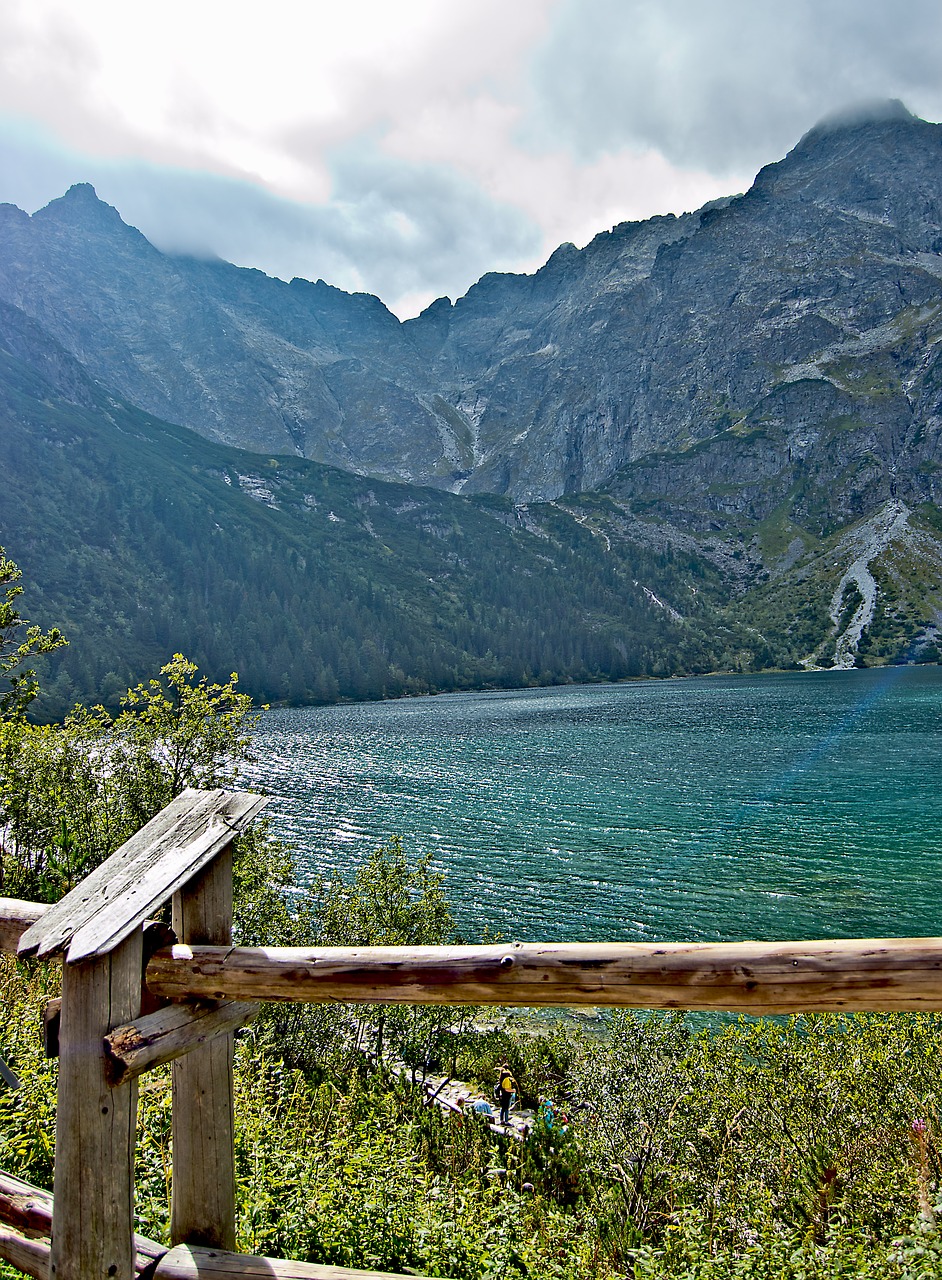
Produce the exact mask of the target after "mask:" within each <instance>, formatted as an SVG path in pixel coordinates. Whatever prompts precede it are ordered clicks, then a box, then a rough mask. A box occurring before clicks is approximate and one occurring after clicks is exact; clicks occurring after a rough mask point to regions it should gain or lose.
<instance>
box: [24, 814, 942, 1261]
mask: <svg viewBox="0 0 942 1280" xmlns="http://www.w3.org/2000/svg"><path fill="white" fill-rule="evenodd" d="M264 804H265V800H264V799H262V798H261V797H258V796H253V795H250V794H248V793H246V792H226V791H210V792H206V791H193V790H189V791H185V792H183V793H182V794H181V795H180V796H178V797H177V798H176V799H175V800H174V801H173V802H172V803H171V804H170V805H168V806H167V808H166V809H164V810H163V811H162V812H161V813H160V814H158V815H157V816H156V817H155V818H154V819H152V821H151V822H149V823H148V824H147V825H146V826H145V827H143V828H142V829H141V831H139V832H137V833H136V835H134V836H133V837H132V838H131V839H130V840H129V841H128V842H127V843H126V844H125V845H123V846H122V848H121V849H119V850H118V851H117V852H116V853H115V854H113V855H112V857H111V858H109V859H108V861H107V862H106V863H104V864H103V865H102V866H101V867H99V868H98V869H97V870H96V871H94V872H92V874H91V875H90V876H88V877H87V879H86V880H84V881H83V882H82V883H81V884H80V885H78V886H77V887H76V888H75V889H73V890H72V892H71V893H69V894H68V895H67V896H66V897H65V898H63V899H62V901H61V902H58V903H56V904H55V905H53V906H50V907H44V906H40V905H38V904H35V903H26V902H14V901H10V900H0V949H2V950H4V951H7V952H14V953H16V954H18V955H20V956H21V957H35V958H38V959H48V960H54V959H61V960H62V962H63V963H62V996H61V1001H57V1002H54V1007H53V1008H52V1009H50V1010H49V1012H48V1016H47V1039H48V1040H49V1041H51V1042H53V1043H54V1044H55V1042H57V1049H58V1054H59V1060H60V1061H59V1086H58V1104H57V1123H56V1148H55V1172H54V1188H53V1195H52V1197H50V1196H49V1195H48V1193H47V1192H41V1191H38V1190H37V1189H36V1188H32V1187H29V1186H27V1185H26V1184H25V1183H22V1182H19V1181H18V1180H17V1179H15V1178H10V1177H8V1176H5V1175H0V1224H3V1225H2V1226H0V1258H3V1259H5V1260H6V1261H7V1262H10V1263H11V1264H12V1265H13V1266H15V1267H17V1268H19V1269H20V1270H21V1271H23V1272H25V1273H26V1274H28V1275H31V1276H34V1277H36V1280H133V1277H135V1276H136V1275H138V1274H142V1273H144V1272H147V1274H148V1275H149V1276H153V1277H154V1280H240V1278H252V1280H254V1278H255V1277H276V1278H277V1280H295V1278H297V1280H353V1278H354V1277H361V1280H382V1275H381V1273H378V1272H367V1271H353V1270H349V1269H346V1268H337V1267H327V1266H315V1265H313V1264H303V1263H298V1262H285V1261H281V1260H278V1259H271V1258H250V1257H246V1256H245V1255H241V1254H237V1253H235V1252H233V1250H234V1247H235V1170H234V1145H233V1105H232V1033H233V1031H234V1030H236V1029H237V1028H238V1027H240V1026H242V1025H244V1024H245V1023H246V1022H247V1021H249V1020H250V1019H251V1018H252V1017H253V1016H254V1014H255V1012H256V1010H257V1004H256V1003H255V1001H257V1000H296V1001H306V1002H313V1003H326V1002H335V1001H354V1002H357V1003H361V1002H365V1003H369V1002H376V1003H391V1002H405V1003H409V1004H461V1003H466V1004H476V1005H482V1004H483V1005H487V1004H490V1005H524V1006H530V1007H534V1006H575V1005H580V1004H590V1005H608V1006H627V1007H633V1008H649V1009H706V1010H734V1011H740V1012H744V1013H753V1014H763V1013H790V1012H796V1013H800V1012H814V1011H831V1010H834V1011H844V1012H854V1011H863V1010H886V1011H891V1010H942V938H907V939H899V938H890V939H876V940H874V939H870V940H852V941H833V942H822V941H815V942H776V943H760V942H740V943H707V944H693V945H690V944H672V945H667V944H643V943H615V944H605V943H578V944H553V943H547V944H543V943H513V944H505V945H497V946H482V947H473V946H472V947H371V948H356V947H334V948H331V947H324V948H310V949H299V948H279V947H251V948H250V947H233V946H232V945H231V929H232V867H231V843H232V840H233V838H234V837H235V836H236V835H237V834H238V833H239V832H240V831H241V830H242V829H243V828H244V827H245V826H246V824H247V823H248V822H250V821H251V819H252V818H253V817H254V816H255V815H256V814H257V813H258V812H259V811H260V809H261V808H262V807H263V806H264ZM168 900H172V930H171V929H169V928H168V927H167V926H166V925H159V924H154V923H153V922H151V921H150V920H149V917H150V916H151V915H152V914H153V913H154V912H155V911H157V910H158V909H159V908H160V907H161V906H163V905H164V904H165V903H166V902H167V901H168ZM171 1061H172V1062H173V1068H172V1072H173V1083H172V1111H173V1190H172V1208H171V1239H172V1242H173V1247H172V1248H170V1249H169V1250H168V1249H164V1248H163V1247H162V1246H160V1245H157V1244H155V1243H154V1242H152V1241H147V1240H143V1239H142V1238H141V1237H139V1236H135V1235H134V1230H133V1188H134V1166H133V1161H134V1140H135V1128H136V1106H137V1092H136V1089H137V1084H136V1082H137V1078H138V1076H140V1075H141V1074H142V1072H145V1071H147V1070H148V1069H149V1068H151V1067H154V1066H156V1065H157V1064H159V1063H164V1062H171ZM386 1280H391V1278H390V1277H388V1276H387V1277H386ZM402 1280H404V1278H402Z"/></svg>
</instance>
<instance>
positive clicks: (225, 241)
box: [0, 0, 942, 314]
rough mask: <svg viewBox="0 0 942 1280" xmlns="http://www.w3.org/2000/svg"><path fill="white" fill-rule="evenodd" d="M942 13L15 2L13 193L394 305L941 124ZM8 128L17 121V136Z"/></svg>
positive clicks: (5, 42) (8, 176) (242, 1)
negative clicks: (797, 160) (781, 169)
mask: <svg viewBox="0 0 942 1280" xmlns="http://www.w3.org/2000/svg"><path fill="white" fill-rule="evenodd" d="M940 56H942V6H939V5H938V3H937V0H897V3H896V4H895V5H894V6H893V9H892V11H891V10H890V7H889V6H888V5H886V4H885V3H884V0H814V2H813V0H789V3H788V4H781V3H780V0H778V2H777V3H772V2H771V0H715V2H714V3H712V4H705V3H703V0H513V2H512V3H507V0H448V3H447V4H445V3H442V0H396V3H394V4H390V3H389V2H388V0H346V3H345V4H344V5H343V6H338V5H334V4H329V3H327V2H326V0H322V2H320V3H314V2H313V0H311V2H310V3H306V4H298V3H297V0H266V3H265V4H264V5H261V6H260V5H258V4H257V3H256V0H200V3H198V4H193V3H192V0H163V3H162V4H161V5H160V6H159V7H157V8H155V7H151V6H144V5H134V4H128V3H127V0H83V3H82V4H81V5H79V6H77V5H75V4H74V3H72V0H5V3H3V4H0V111H3V110H4V109H5V110H6V111H7V113H8V115H7V122H6V123H7V127H6V130H5V138H6V140H5V141H3V140H2V138H0V199H10V200H13V201H15V202H16V203H18V204H21V205H22V206H23V207H26V208H31V209H32V208H36V207H38V206H39V205H40V204H43V203H46V202H47V201H48V200H49V199H51V198H52V197H53V196H55V195H59V194H61V192H62V191H63V190H64V189H65V187H66V186H68V185H69V183H71V182H73V181H91V182H93V183H94V184H95V186H96V187H97V188H98V190H99V193H100V194H101V195H102V197H103V198H104V199H107V200H108V201H109V202H110V203H113V204H115V205H116V206H117V208H118V209H119V210H120V211H121V212H122V214H123V215H124V217H125V218H126V219H127V220H128V221H129V222H132V223H134V224H135V225H137V226H140V228H141V229H142V230H143V231H144V233H145V234H146V235H148V236H149V237H150V238H151V239H153V240H154V241H155V243H157V244H158V245H160V246H162V247H172V248H177V249H186V250H188V251H193V252H199V253H212V254H215V255H217V256H220V257H224V258H228V259H230V260H232V261H235V262H238V263H240V264H243V265H254V266H259V267H261V268H262V269H264V270H266V271H269V272H271V273H273V274H278V275H281V276H285V277H290V276H293V275H302V276H308V277H317V276H321V277H323V278H324V279H326V280H329V281H330V282H331V283H333V284H337V285H339V286H340V287H342V288H348V289H367V290H369V291H370V292H375V293H378V294H379V295H380V296H381V297H382V298H383V300H384V301H385V302H387V304H389V305H391V306H393V307H394V308H395V309H396V310H397V311H399V313H400V314H408V313H410V312H411V311H412V310H414V309H415V308H416V307H419V306H421V305H422V304H423V303H424V302H425V301H428V300H429V299H431V298H432V297H434V296H437V295H439V294H443V293H445V294H448V295H450V296H452V297H454V296H457V295H458V294H460V293H462V292H463V291H464V290H465V289H466V288H467V287H468V286H469V285H470V284H471V283H472V282H473V281H474V280H475V279H476V278H478V276H480V275H481V274H482V273H483V272H484V271H486V270H501V269H516V270H532V269H534V268H535V267H536V266H538V265H539V264H540V263H541V262H542V261H544V260H545V259H546V258H547V257H548V256H549V254H550V253H551V252H552V250H553V249H554V248H555V247H556V246H557V245H558V244H559V243H561V242H562V241H565V240H572V241H575V242H576V243H577V244H584V243H585V242H586V241H587V240H588V239H590V238H591V236H593V235H594V234H596V233H597V232H598V231H600V230H603V229H606V228H608V227H610V226H612V225H613V224H614V223H616V222H619V221H623V220H625V219H643V218H646V217H650V216H651V215H652V214H655V213H664V212H669V211H672V212H678V213H679V212H682V211H684V210H687V209H694V208H697V207H698V206H700V205H702V204H703V203H705V202H706V201H707V200H709V199H712V198H714V197H717V196H721V195H727V194H732V193H734V192H736V191H740V190H743V189H744V188H745V187H746V186H748V185H749V183H750V182H751V180H752V177H753V176H754V174H755V172H756V170H757V169H758V168H760V167H761V166H762V165H763V164H766V163H768V162H769V161H772V160H775V159H778V158H780V157H781V156H782V155H783V154H784V152H785V151H786V150H788V148H789V147H791V146H792V145H794V143H795V142H796V141H797V140H798V138H799V137H800V136H801V135H802V134H803V133H804V132H805V131H806V130H807V129H808V128H810V127H811V126H812V125H813V124H815V123H816V122H817V121H818V120H819V119H820V118H821V117H822V116H824V115H826V114H829V113H831V112H832V111H833V110H834V109H835V108H840V107H844V106H846V105H847V104H848V103H851V102H854V101H855V100H860V99H873V98H875V97H897V98H901V99H902V100H903V101H904V102H905V103H906V104H907V105H908V106H909V107H910V108H911V109H913V110H914V111H916V112H918V113H919V114H921V115H923V116H926V117H928V118H930V119H938V118H939V117H940V116H942V82H940V83H939V84H938V85H937V79H938V77H937V70H936V69H937V67H938V65H939V59H940ZM0 128H2V121H0Z"/></svg>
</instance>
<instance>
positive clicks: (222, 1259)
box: [154, 1245, 409, 1280]
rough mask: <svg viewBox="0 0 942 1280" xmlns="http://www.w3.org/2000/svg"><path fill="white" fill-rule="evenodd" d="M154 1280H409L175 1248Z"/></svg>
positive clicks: (390, 1274)
mask: <svg viewBox="0 0 942 1280" xmlns="http://www.w3.org/2000/svg"><path fill="white" fill-rule="evenodd" d="M154 1280H409V1278H408V1277H407V1276H404V1275H402V1274H401V1273H398V1272H397V1273H393V1272H391V1271H358V1270H356V1269H354V1268H352V1267H329V1266H325V1265H322V1264H321V1263H317V1262H290V1261H288V1260H286V1259H284V1258H256V1257H252V1256H251V1255H249V1254H244V1253H227V1252H225V1251H224V1250H222V1249H203V1248H199V1247H198V1246H195V1247H194V1246H187V1245H178V1246H177V1247H176V1248H175V1249H171V1250H170V1252H169V1253H165V1254H164V1256H163V1257H162V1258H161V1260H160V1262H159V1263H158V1264H157V1270H156V1271H155V1272H154Z"/></svg>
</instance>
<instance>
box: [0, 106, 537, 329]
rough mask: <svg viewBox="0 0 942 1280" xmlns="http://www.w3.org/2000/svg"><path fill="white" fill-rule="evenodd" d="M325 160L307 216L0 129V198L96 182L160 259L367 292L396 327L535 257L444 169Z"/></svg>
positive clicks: (527, 225) (485, 201) (518, 224)
mask: <svg viewBox="0 0 942 1280" xmlns="http://www.w3.org/2000/svg"><path fill="white" fill-rule="evenodd" d="M328 160H329V169H330V173H331V186H332V198H331V200H330V201H329V202H327V203H325V204H322V205H312V204H304V203H301V202H298V201H291V200H285V199H282V198H281V197H278V196H274V195H272V194H270V193H269V192H267V191H265V190H263V189H262V188H260V187H257V186H255V185H253V184H251V183H248V182H244V181H238V180H236V179H232V178H225V177H217V176H216V175H213V174H199V173H191V172H188V171H186V170H181V169H169V168H165V167H161V166H154V165H147V164H142V163H135V164H122V163H115V162H110V161H103V160H101V159H100V158H98V157H93V156H83V155H79V154H76V153H72V152H69V151H67V150H65V149H64V148H61V147H58V146H56V145H55V143H54V142H52V141H51V140H50V139H49V138H48V137H45V136H44V135H42V134H40V133H39V132H38V131H37V130H36V129H35V128H31V129H27V128H24V127H22V126H20V127H12V126H11V127H9V128H7V129H6V130H0V173H2V174H3V175H4V181H3V186H4V192H3V194H4V196H5V198H7V199H11V200H13V201H14V202H15V203H17V204H19V205H20V206H21V207H23V208H26V209H27V210H28V211H30V212H32V211H33V210H35V209H36V208H38V207H40V206H41V205H43V204H46V203H48V201H49V200H51V199H53V198H54V197H55V196H57V195H61V194H62V192H63V191H64V190H65V189H66V188H67V187H68V186H69V185H70V184H71V183H73V182H92V183H93V185H94V186H95V188H96V190H97V192H98V195H99V196H100V198H101V199H103V200H105V201H107V202H108V203H109V204H113V205H114V206H115V207H116V208H117V209H118V211H119V212H120V213H121V215H122V217H123V218H124V220H125V221H126V222H129V223H131V224H132V225H133V226H136V227H138V228H139V229H140V230H141V231H143V232H144V234H145V235H146V236H147V237H148V239H149V240H151V241H152V243H154V244H155V245H157V247H158V248H160V249H163V250H165V251H167V252H177V253H190V254H194V255H196V256H206V257H209V256H214V257H221V258H224V259H226V260H227V261H230V262H235V263H236V264H238V265H242V266H255V267H259V268H260V269H262V270H263V271H266V272H268V273H269V274H270V275H277V276H281V277H282V278H283V279H288V280H290V279H291V278H292V276H296V275H299V276H304V277H305V278H307V279H312V280H316V279H318V278H321V279H324V280H327V281H328V282H329V283H330V284H334V285H337V286H338V287H339V288H343V289H347V290H351V291H361V290H365V291H367V292H369V293H375V294H377V295H378V296H379V297H381V298H382V299H383V300H384V301H385V302H386V303H387V304H388V305H391V306H392V307H393V308H394V309H396V310H397V311H398V312H399V313H400V314H401V315H403V316H405V315H408V314H414V313H415V311H416V310H419V309H421V307H423V306H425V305H427V303H429V302H430V301H432V299H433V298H436V297H439V296H441V295H442V294H450V295H451V296H452V297H456V296H458V294H459V293H463V292H464V291H465V290H467V289H468V288H469V287H470V286H471V285H472V284H473V283H474V281H475V280H477V279H478V278H479V277H480V276H481V275H483V274H484V272H485V271H490V270H500V269H502V268H504V269H512V268H513V267H515V266H516V265H517V263H519V261H520V260H521V258H533V257H537V258H538V257H539V251H540V247H541V233H540V230H539V228H538V227H537V225H536V224H535V223H534V222H532V221H531V220H530V219H528V218H527V217H526V216H525V215H524V214H522V213H521V212H520V211H519V210H517V209H514V208H513V207H511V206H507V205H503V204H501V203H499V202H497V201H494V200H492V199H491V198H490V197H489V196H488V195H487V194H486V193H484V192H482V191H481V190H480V189H479V188H478V187H476V186H475V185H474V184H472V183H470V182H468V181H467V180H466V179H464V178H462V177H461V176H460V175H459V174H456V173H454V172H453V171H451V170H449V169H448V168H447V167H445V166H442V165H420V164H410V163H407V162H405V161H401V160H397V159H395V158H392V157H389V156H386V155H384V154H383V152H382V151H381V150H380V149H379V148H378V147H377V146H376V145H375V143H374V142H373V141H372V140H369V139H366V140H362V141H358V142H356V143H353V144H350V145H349V146H345V147H340V148H337V149H336V150H335V152H334V153H332V154H331V155H330V156H329V157H328Z"/></svg>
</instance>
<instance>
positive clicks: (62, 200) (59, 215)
mask: <svg viewBox="0 0 942 1280" xmlns="http://www.w3.org/2000/svg"><path fill="white" fill-rule="evenodd" d="M33 217H34V218H38V219H39V220H40V221H41V222H51V223H57V224H59V225H61V226H63V227H70V228H75V229H77V230H80V231H85V232H89V231H96V232H104V233H106V234H109V235H114V234H115V233H116V232H121V233H123V234H124V235H126V236H132V237H134V238H135V239H140V240H144V238H145V237H144V236H143V235H141V233H140V231H138V230H137V229H136V228H135V227H131V226H128V224H127V223H126V222H125V221H124V219H123V218H122V217H121V215H120V213H118V211H117V209H116V208H115V207H114V205H110V204H106V203H105V201H104V200H100V199H99V198H98V192H97V191H96V190H95V188H94V187H93V186H92V184H91V183H90V182H76V183H74V184H73V185H72V186H71V187H69V189H68V191H67V192H66V193H65V195H63V196H59V197H58V198H57V199H55V200H50V202H49V204H47V205H44V207H43V208H42V209H39V210H37V212H36V213H35V214H34V215H33Z"/></svg>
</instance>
